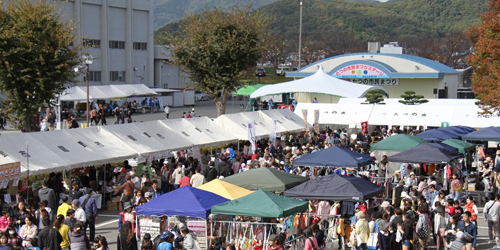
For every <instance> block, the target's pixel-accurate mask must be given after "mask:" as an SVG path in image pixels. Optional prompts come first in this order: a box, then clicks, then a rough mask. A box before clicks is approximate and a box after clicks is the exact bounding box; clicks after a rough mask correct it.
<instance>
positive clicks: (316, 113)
mask: <svg viewBox="0 0 500 250" xmlns="http://www.w3.org/2000/svg"><path fill="white" fill-rule="evenodd" d="M314 130H316V133H318V134H319V109H315V110H314Z"/></svg>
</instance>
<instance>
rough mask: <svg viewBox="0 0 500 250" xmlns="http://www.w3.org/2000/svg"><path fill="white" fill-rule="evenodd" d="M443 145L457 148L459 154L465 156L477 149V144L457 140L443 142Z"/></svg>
mask: <svg viewBox="0 0 500 250" xmlns="http://www.w3.org/2000/svg"><path fill="white" fill-rule="evenodd" d="M442 143H443V144H446V145H449V146H452V147H454V148H457V149H458V152H460V153H462V154H464V155H466V154H468V153H469V152H468V151H470V150H474V149H475V148H476V145H475V144H472V143H468V142H464V141H461V140H457V139H448V140H445V141H443V142H442Z"/></svg>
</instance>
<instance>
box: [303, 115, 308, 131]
mask: <svg viewBox="0 0 500 250" xmlns="http://www.w3.org/2000/svg"><path fill="white" fill-rule="evenodd" d="M302 116H303V117H304V126H305V127H306V133H307V132H308V131H307V109H303V110H302Z"/></svg>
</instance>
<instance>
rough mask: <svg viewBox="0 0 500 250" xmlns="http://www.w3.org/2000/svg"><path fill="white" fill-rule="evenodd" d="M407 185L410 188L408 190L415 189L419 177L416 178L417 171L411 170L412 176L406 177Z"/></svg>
mask: <svg viewBox="0 0 500 250" xmlns="http://www.w3.org/2000/svg"><path fill="white" fill-rule="evenodd" d="M405 183H406V184H405V187H407V188H408V190H410V191H411V190H414V189H415V187H417V185H418V184H417V179H416V178H415V173H413V172H410V177H408V178H406V182H405Z"/></svg>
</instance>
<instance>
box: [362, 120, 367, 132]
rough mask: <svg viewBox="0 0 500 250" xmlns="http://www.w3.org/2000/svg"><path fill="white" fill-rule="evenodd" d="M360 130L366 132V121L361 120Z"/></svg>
mask: <svg viewBox="0 0 500 250" xmlns="http://www.w3.org/2000/svg"><path fill="white" fill-rule="evenodd" d="M361 131H363V133H364V132H368V122H362V123H361Z"/></svg>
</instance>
